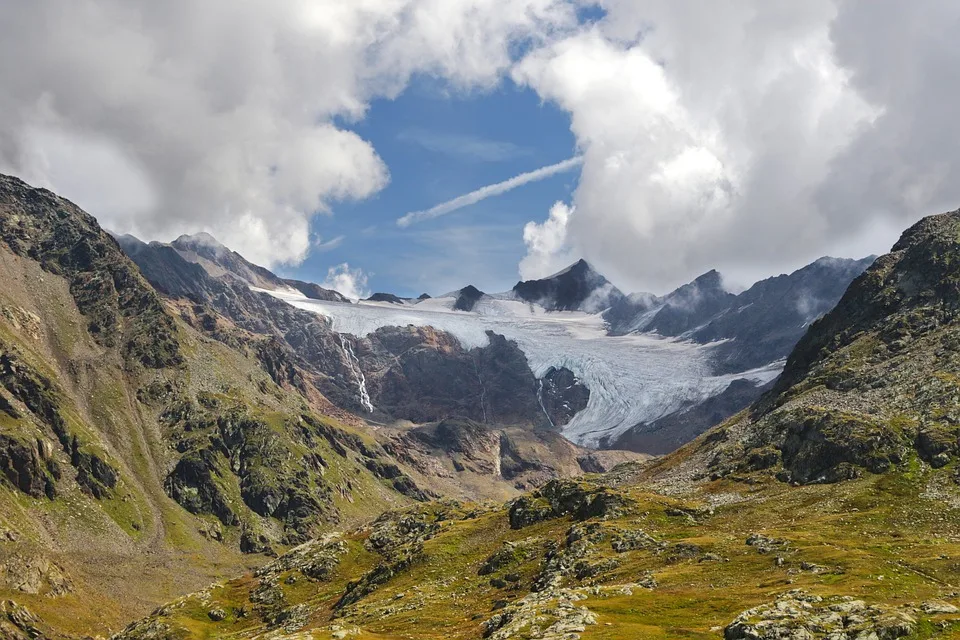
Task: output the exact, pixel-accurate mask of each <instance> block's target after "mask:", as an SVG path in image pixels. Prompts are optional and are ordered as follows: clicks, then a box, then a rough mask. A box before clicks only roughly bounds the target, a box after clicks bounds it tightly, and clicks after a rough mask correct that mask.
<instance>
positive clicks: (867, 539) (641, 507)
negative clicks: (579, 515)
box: [131, 461, 960, 639]
mask: <svg viewBox="0 0 960 640" xmlns="http://www.w3.org/2000/svg"><path fill="white" fill-rule="evenodd" d="M619 491H621V492H622V493H623V495H625V496H628V497H629V498H631V499H632V500H634V501H635V504H634V505H633V506H632V507H631V508H630V510H629V513H627V514H626V515H624V516H620V517H615V518H611V519H598V520H596V522H598V523H599V525H600V527H601V531H602V532H605V533H606V534H609V535H607V536H603V535H602V534H601V537H600V539H599V540H598V541H597V542H596V543H595V544H593V545H591V546H592V548H593V549H594V551H593V552H592V553H591V555H590V556H589V562H590V563H599V562H600V561H602V560H604V559H609V558H613V559H615V560H617V561H619V565H618V566H616V567H613V568H610V569H609V570H607V571H605V572H602V573H600V574H598V575H597V576H594V577H590V578H586V579H584V580H577V579H576V578H574V577H568V578H566V579H565V584H566V586H570V587H589V586H592V585H599V586H601V587H609V588H605V589H600V590H599V593H598V594H596V595H590V596H589V597H588V598H587V599H586V600H584V601H582V602H580V603H578V604H581V605H585V606H586V607H588V608H589V609H590V610H591V611H592V612H593V613H595V614H596V615H597V620H598V624H596V625H594V626H588V627H587V628H586V630H585V631H584V632H583V634H582V637H583V638H609V639H615V638H616V639H621V638H678V637H687V638H716V637H718V635H719V628H722V627H724V626H726V625H727V624H729V623H730V622H731V621H732V620H733V618H734V617H736V615H737V614H739V613H740V612H741V611H743V610H745V609H747V608H749V607H752V606H755V605H757V604H759V603H763V602H767V601H769V600H771V599H772V598H773V596H775V595H776V594H779V593H782V592H785V591H788V590H791V589H797V588H802V589H807V590H809V591H810V592H812V593H816V594H820V595H834V594H839V595H851V596H856V597H860V598H863V599H865V600H867V601H868V602H878V603H888V604H903V603H910V604H915V605H919V604H920V603H921V602H924V601H927V600H930V599H938V598H946V599H947V600H950V599H951V598H955V596H956V595H957V591H958V587H957V586H955V585H960V491H958V490H957V488H956V485H955V483H954V482H953V481H952V479H951V478H950V472H948V471H944V470H938V471H933V470H931V469H930V468H929V467H924V466H922V465H921V464H920V463H918V462H916V461H914V462H913V463H911V464H909V465H907V466H906V467H905V468H904V469H902V470H899V471H896V472H893V473H890V474H887V475H883V476H874V475H870V476H868V477H865V478H863V479H860V480H856V481H852V482H849V483H844V484H842V485H812V486H805V487H790V486H788V485H785V484H781V483H763V484H759V485H755V484H748V483H732V482H730V481H721V482H717V483H713V484H710V485H707V486H705V487H703V493H702V494H701V495H700V496H699V498H698V499H697V500H695V501H692V502H687V501H683V500H679V499H674V498H668V497H664V496H662V495H658V494H654V493H649V492H647V491H646V490H645V489H643V488H642V487H638V486H634V487H625V488H622V489H620V490H619ZM707 500H713V501H714V502H718V503H729V502H731V501H732V500H736V502H734V503H730V504H726V505H725V506H718V507H717V508H716V509H715V511H714V513H713V515H703V516H700V517H698V518H697V520H698V522H695V521H693V520H691V519H690V518H688V517H685V516H682V515H668V511H669V510H670V509H671V508H677V507H681V508H686V509H689V510H695V509H696V508H697V507H699V506H702V505H703V504H705V503H706V502H705V501H707ZM423 508H425V507H423ZM572 524H573V522H572V520H571V519H570V517H569V516H568V517H563V518H557V519H552V520H547V521H545V522H541V523H539V524H536V525H533V526H530V527H526V528H523V529H520V530H514V529H511V528H510V526H509V522H508V517H507V513H506V510H505V509H504V508H496V509H480V510H478V511H477V512H474V513H470V511H469V510H468V509H466V508H463V509H460V510H454V515H453V516H452V518H451V519H448V520H445V521H443V522H442V523H441V528H440V531H439V533H437V534H436V535H435V537H433V538H432V539H430V540H428V541H427V542H426V543H425V544H424V556H423V558H422V560H421V561H420V562H418V563H416V564H414V565H413V566H412V567H411V568H409V569H407V570H405V571H402V572H401V573H400V574H399V575H397V576H395V577H394V578H393V579H391V580H390V581H388V582H387V583H386V584H384V585H383V586H381V587H380V588H379V589H378V590H376V591H375V592H374V593H372V594H371V595H369V596H367V597H366V598H364V599H362V600H360V602H359V603H357V604H355V605H353V606H351V607H348V608H347V609H346V615H345V616H344V617H342V618H337V619H336V620H332V619H331V616H332V614H333V606H334V604H335V603H336V601H337V599H338V598H339V597H340V595H341V594H342V593H343V591H344V589H345V588H346V586H347V584H348V581H349V580H351V579H357V578H358V577H359V576H360V575H362V574H363V573H364V572H366V571H368V570H369V569H370V568H372V567H373V566H375V565H376V564H377V563H378V562H379V561H380V558H379V557H378V556H377V555H376V554H374V553H373V552H371V551H369V550H366V549H364V547H363V544H362V543H361V541H362V540H363V538H364V537H365V536H366V535H368V534H369V530H361V531H358V532H354V533H351V534H348V535H347V536H346V538H345V539H346V541H347V544H348V545H349V549H350V551H349V553H348V554H347V556H345V560H344V561H343V562H342V563H341V565H340V567H339V569H338V571H337V573H336V574H335V576H334V577H333V578H332V579H331V580H329V581H326V582H323V581H314V580H310V579H309V578H305V577H304V576H303V575H302V574H300V573H299V572H298V571H297V570H290V571H286V572H283V573H281V574H280V578H281V579H280V580H279V584H280V585H281V588H282V590H283V592H284V594H285V595H286V598H287V601H288V603H289V605H290V606H294V605H297V604H301V603H303V604H306V605H307V606H308V608H309V610H310V611H311V616H310V620H309V623H308V624H307V626H306V628H308V629H309V628H315V629H317V630H318V634H320V635H316V636H315V637H329V635H326V634H329V630H330V628H331V625H332V624H337V625H342V626H343V627H345V628H347V629H350V628H354V627H357V628H359V629H360V630H361V631H362V632H361V634H360V636H359V637H370V638H477V637H480V635H481V627H480V625H481V623H482V622H483V621H484V620H486V619H487V618H489V617H490V616H491V615H492V614H493V609H494V603H495V602H496V601H497V600H506V601H512V600H517V599H519V598H521V597H523V596H525V595H526V594H527V593H528V592H529V589H530V587H531V584H532V582H533V580H534V578H535V576H536V575H537V574H538V573H539V572H540V570H541V568H542V566H543V563H544V552H545V545H546V544H548V543H549V542H551V541H552V542H556V543H557V544H559V545H560V546H563V544H564V543H563V541H564V538H565V536H566V534H567V531H568V529H569V528H570V527H571V525H572ZM585 524H589V523H585ZM632 530H642V531H644V532H646V533H648V534H650V535H651V536H653V537H654V538H656V539H657V540H659V541H662V542H664V543H667V546H666V548H665V549H663V550H662V551H655V550H636V551H629V552H625V553H616V552H614V551H613V550H612V547H611V545H610V541H609V538H610V535H614V533H613V532H617V531H621V532H622V531H632ZM757 532H759V533H762V534H764V535H766V536H768V537H771V538H777V539H781V540H783V541H785V546H784V547H783V548H782V549H777V550H774V551H771V552H769V553H761V552H759V551H758V550H757V549H756V548H755V547H753V546H748V545H747V544H745V540H746V538H747V537H748V536H749V535H750V534H752V533H757ZM530 538H535V540H534V541H533V542H532V543H531V542H530ZM524 540H527V541H528V544H529V545H530V546H529V547H528V548H530V549H531V552H530V553H529V554H528V556H527V558H526V559H525V560H523V561H521V562H519V563H518V564H514V565H512V566H508V567H505V568H503V569H502V570H500V571H498V572H495V573H493V574H491V575H486V576H479V575H478V573H477V572H478V569H479V567H480V566H481V565H482V564H483V562H484V560H485V559H486V558H488V557H489V556H490V555H491V554H492V553H494V552H495V551H496V550H497V549H499V548H500V547H501V545H502V544H503V542H504V541H513V542H517V543H520V542H521V541H524ZM678 544H681V545H682V544H687V545H694V546H695V547H696V550H694V551H689V553H686V554H685V553H683V552H682V550H683V549H684V547H682V546H681V547H677V546H676V545H678ZM706 554H716V555H717V556H719V557H720V560H703V558H704V556H705V555H706ZM778 555H779V556H781V557H782V558H783V560H784V562H783V565H782V566H777V565H776V563H775V558H776V557H777V556H778ZM685 556H689V557H685ZM708 557H709V556H708ZM802 563H810V564H813V565H819V566H820V567H821V569H819V570H818V571H819V572H816V571H811V570H803V569H802V568H801V565H802ZM647 572H650V573H652V575H653V577H654V578H655V580H656V582H657V583H658V586H657V587H656V588H654V589H644V588H634V589H632V593H630V594H625V593H623V594H622V593H619V588H618V587H616V585H621V584H629V583H634V582H637V581H638V580H640V579H641V578H642V577H643V576H644V575H646V574H647ZM506 573H516V574H519V576H520V580H519V582H518V583H517V586H516V587H510V586H508V587H507V588H496V587H494V586H491V584H490V580H491V578H497V577H502V576H503V575H505V574H506ZM511 577H514V578H515V577H516V576H511ZM288 579H289V582H290V583H289V584H288ZM258 584H259V581H258V579H257V578H255V577H253V576H250V575H247V576H244V577H242V578H238V579H235V580H232V581H230V582H227V583H225V584H224V585H222V586H221V587H218V588H215V589H213V590H212V591H211V592H210V593H209V595H208V596H206V597H205V598H204V597H190V598H186V599H184V600H182V601H180V603H179V604H178V605H177V606H174V607H171V608H170V609H169V610H168V615H166V616H161V617H160V618H158V619H157V620H160V621H162V622H163V623H164V624H167V625H169V627H170V628H171V629H173V630H174V631H176V630H178V629H179V630H181V631H183V632H186V634H187V635H188V636H189V637H198V638H203V637H222V636H236V637H247V636H254V635H258V634H260V633H263V632H265V631H266V627H265V626H264V624H263V621H262V620H261V619H259V618H258V617H257V616H256V615H248V616H247V617H237V616H236V613H235V612H237V611H240V610H241V609H244V610H246V611H251V610H252V607H253V604H252V603H251V602H250V601H249V595H250V592H251V590H252V589H255V588H256V587H257V586H258ZM508 584H509V583H508ZM401 594H402V595H401ZM214 608H222V609H223V610H224V611H226V612H229V615H228V618H227V619H226V620H224V621H223V622H219V623H217V622H213V621H212V620H211V619H210V617H209V615H208V611H210V610H211V609H214ZM932 617H933V618H936V619H937V620H939V619H940V618H942V616H941V617H940V618H938V617H937V616H932ZM948 618H949V616H948ZM546 621H547V622H546V624H545V625H543V626H547V625H548V624H549V621H550V617H549V616H547V618H546ZM918 629H919V633H921V634H924V635H930V634H933V631H934V629H936V632H937V633H938V634H941V635H949V634H951V633H953V631H955V630H960V626H957V625H954V624H953V623H948V625H947V626H946V627H945V628H941V627H933V626H931V625H929V624H925V623H922V624H921V625H920V626H919V627H918ZM320 630H326V631H324V632H323V633H321V632H320ZM131 636H132V637H136V633H133V634H131ZM516 637H526V636H524V635H523V634H520V635H518V636H516Z"/></svg>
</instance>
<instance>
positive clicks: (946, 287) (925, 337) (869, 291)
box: [692, 212, 960, 483]
mask: <svg viewBox="0 0 960 640" xmlns="http://www.w3.org/2000/svg"><path fill="white" fill-rule="evenodd" d="M958 261H960V213H958V212H954V213H948V214H942V215H939V216H931V217H929V218H925V219H924V220H922V221H921V222H919V223H918V224H916V225H915V226H913V227H911V228H910V229H909V230H907V231H906V232H905V233H904V234H903V236H902V238H901V239H900V241H899V242H898V243H897V244H896V245H895V246H894V247H893V250H892V252H891V253H889V254H887V255H885V256H882V257H881V258H878V259H877V260H876V262H874V264H873V266H871V267H870V268H869V269H868V270H867V271H866V272H865V273H864V274H863V275H861V276H860V277H859V278H857V279H856V280H855V281H854V282H853V284H852V285H851V286H850V288H849V289H847V292H846V293H845V294H844V296H843V298H842V299H841V300H840V302H839V304H838V305H837V306H836V308H835V309H833V310H832V311H831V312H829V313H828V314H827V315H825V316H824V317H823V318H822V319H820V320H818V321H817V322H815V323H814V324H813V326H812V327H811V328H810V331H808V332H807V334H806V335H805V336H804V337H803V339H802V340H801V341H800V342H799V343H798V344H797V347H796V348H795V349H794V351H793V353H792V354H791V355H790V358H789V359H788V360H787V365H786V368H785V369H784V372H783V374H782V375H781V377H780V379H779V380H778V381H777V384H776V386H775V387H774V389H773V390H772V391H771V392H770V393H769V394H767V396H765V397H764V398H763V399H762V400H761V401H760V402H758V403H757V404H755V405H754V406H753V407H751V409H750V410H749V411H748V412H746V413H744V414H743V415H740V416H739V417H737V418H736V419H734V420H731V421H729V422H728V423H726V424H725V425H724V426H723V427H722V428H721V429H719V430H716V431H713V432H711V433H710V435H709V438H708V439H707V440H704V441H701V442H699V443H698V444H697V447H695V448H694V449H693V450H692V451H693V452H695V455H696V456H697V457H698V458H700V457H703V456H709V464H708V466H707V469H708V471H707V473H710V474H713V475H716V476H724V475H729V474H735V473H740V472H748V471H764V472H765V473H769V474H771V475H776V476H777V477H778V478H781V479H783V480H788V481H791V482H798V483H811V482H836V481H839V480H844V479H849V478H852V477H856V476H859V475H861V474H863V473H867V472H872V473H880V472H884V471H887V470H889V469H892V468H894V467H897V466H899V465H903V464H908V463H910V461H911V460H913V459H914V458H915V457H917V456H919V458H920V459H921V460H922V461H923V462H925V463H927V464H931V465H934V466H945V465H947V464H949V463H950V462H951V461H952V460H954V457H955V456H956V453H957V449H956V442H957V436H958V434H960V432H958V427H960V415H958V414H957V401H956V398H957V393H958V390H960V387H958V384H957V381H958V380H960V355H958V347H960V342H958V340H960V322H958V315H957V310H958V307H960V284H958V283H960V271H958V267H957V265H958V264H960V262H958Z"/></svg>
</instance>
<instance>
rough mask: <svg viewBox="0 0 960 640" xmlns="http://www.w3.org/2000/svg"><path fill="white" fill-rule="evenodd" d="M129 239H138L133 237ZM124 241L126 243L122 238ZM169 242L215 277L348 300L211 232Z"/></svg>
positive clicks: (182, 254)
mask: <svg viewBox="0 0 960 640" xmlns="http://www.w3.org/2000/svg"><path fill="white" fill-rule="evenodd" d="M130 241H131V242H134V243H136V242H139V241H138V240H137V239H136V238H132V237H131V239H130ZM121 244H124V243H123V242H121ZM170 246H171V247H173V248H174V249H175V250H176V251H177V253H179V254H180V256H181V257H183V258H184V259H185V260H187V261H189V262H195V263H197V264H199V265H200V266H202V267H203V268H204V270H206V271H207V273H209V274H210V275H212V276H214V277H217V276H221V275H226V276H228V277H235V278H237V279H239V280H240V281H241V282H243V283H246V284H248V285H252V286H255V287H259V288H261V289H268V290H276V289H282V288H284V287H288V288H291V289H296V290H297V291H299V292H300V293H302V294H303V295H305V296H306V297H308V298H312V299H314V300H331V301H333V302H349V300H347V298H346V297H344V296H343V295H342V294H341V293H339V292H337V291H333V290H332V289H324V288H323V287H321V286H319V285H317V284H314V283H312V282H303V281H301V280H291V279H288V278H280V277H278V276H276V275H275V274H274V273H273V272H271V271H269V270H268V269H264V268H263V267H260V266H258V265H255V264H253V263H252V262H249V261H248V260H247V259H246V258H244V257H243V256H241V255H240V254H239V253H237V252H236V251H232V250H230V249H228V248H227V247H225V246H223V245H222V244H220V243H219V242H218V241H217V239H216V238H214V237H213V236H211V235H210V234H209V233H198V234H195V235H192V236H191V235H182V236H180V237H179V238H177V239H176V240H174V241H173V242H171V243H170Z"/></svg>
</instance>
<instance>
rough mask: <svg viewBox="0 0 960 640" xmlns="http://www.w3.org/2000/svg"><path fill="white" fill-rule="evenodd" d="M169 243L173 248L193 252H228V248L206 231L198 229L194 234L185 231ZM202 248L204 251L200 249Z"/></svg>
mask: <svg viewBox="0 0 960 640" xmlns="http://www.w3.org/2000/svg"><path fill="white" fill-rule="evenodd" d="M170 244H171V245H172V246H173V247H174V248H177V249H181V250H188V251H193V252H195V253H206V252H212V253H214V254H216V255H222V254H224V253H229V252H230V249H228V248H227V247H226V246H224V245H223V244H222V243H221V242H220V241H219V240H217V239H216V238H214V237H213V236H212V235H211V234H209V233H207V232H206V231H200V232H199V233H194V234H188V233H185V234H183V235H181V236H180V237H178V238H177V239H176V240H174V241H173V242H171V243H170ZM204 249H205V250H206V251H201V250H204Z"/></svg>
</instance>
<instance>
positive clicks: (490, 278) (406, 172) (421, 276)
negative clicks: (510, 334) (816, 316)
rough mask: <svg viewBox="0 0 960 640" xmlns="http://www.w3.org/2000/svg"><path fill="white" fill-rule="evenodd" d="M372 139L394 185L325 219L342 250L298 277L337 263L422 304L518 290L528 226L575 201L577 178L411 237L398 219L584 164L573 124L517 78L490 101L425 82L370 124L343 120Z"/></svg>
mask: <svg viewBox="0 0 960 640" xmlns="http://www.w3.org/2000/svg"><path fill="white" fill-rule="evenodd" d="M344 125H345V126H349V128H351V129H352V130H353V131H355V132H356V133H358V134H359V135H361V136H362V137H364V138H365V139H367V140H369V141H370V142H371V143H372V144H373V147H374V148H375V149H376V150H377V152H378V153H379V154H380V156H381V158H383V161H384V162H385V163H386V164H387V166H388V167H389V169H390V174H391V178H390V184H389V185H388V186H387V187H386V188H385V189H384V190H383V191H381V192H380V193H379V194H377V195H376V196H374V197H373V198H370V199H368V200H365V201H362V202H357V203H341V204H338V205H336V206H335V207H334V210H333V215H330V216H318V217H316V218H314V220H313V222H312V231H313V232H314V234H315V235H318V236H320V237H321V238H322V240H323V241H324V242H330V241H333V240H335V239H336V238H339V237H341V236H342V237H343V240H342V241H340V242H339V243H334V244H336V246H333V247H329V248H324V247H317V248H315V249H314V250H313V251H311V253H310V255H309V256H308V258H307V260H306V261H305V262H304V263H303V264H301V265H299V266H298V267H295V268H278V269H277V271H279V272H281V273H283V275H285V276H288V277H296V278H299V279H303V280H310V281H315V282H322V281H323V279H324V278H325V277H326V274H327V269H328V268H329V267H330V266H333V265H337V264H340V263H343V262H346V263H348V264H349V265H350V266H351V268H357V267H359V268H362V269H363V270H364V271H365V272H366V273H367V274H368V276H369V278H370V279H369V283H368V288H369V289H370V290H371V291H388V292H392V293H396V294H398V295H405V296H416V295H419V294H420V293H423V292H427V293H430V294H431V295H436V294H440V293H445V292H446V291H450V290H453V289H457V288H460V287H462V286H465V285H467V284H474V285H475V286H477V287H479V288H481V289H483V290H486V291H502V290H506V289H509V288H510V287H512V286H513V285H514V283H515V282H516V281H517V280H518V279H519V276H518V272H517V264H518V262H519V261H520V258H521V257H523V255H524V252H525V249H524V244H523V237H522V234H523V226H524V224H525V223H526V222H528V221H530V220H536V221H540V220H542V219H544V218H545V217H546V215H547V212H548V210H549V208H550V206H551V205H552V204H553V203H554V202H555V201H557V200H560V199H569V196H570V194H571V192H572V190H573V189H574V188H575V187H576V181H577V177H578V171H577V170H572V171H568V172H564V173H561V174H559V175H556V176H552V177H550V178H547V179H544V180H542V181H537V182H532V183H530V184H527V185H524V186H522V187H519V188H517V189H514V190H512V191H510V192H508V193H505V194H502V195H500V196H496V197H492V198H489V199H487V200H484V201H482V202H479V203H477V204H474V205H471V206H468V207H465V208H463V209H460V210H458V211H455V212H453V213H450V214H447V215H445V216H443V217H440V218H437V219H434V220H427V221H423V222H420V223H418V224H414V225H411V226H410V227H407V228H400V227H398V226H397V224H396V220H397V218H399V217H401V216H402V215H404V214H406V213H409V212H411V211H420V210H424V209H429V208H430V207H432V206H434V205H436V204H439V203H441V202H444V201H446V200H449V199H451V198H455V197H457V196H459V195H463V194H465V193H468V192H470V191H473V190H474V189H477V188H479V187H483V186H485V185H488V184H493V183H497V182H501V181H503V180H506V179H509V178H512V177H513V176H515V175H518V174H520V173H524V172H527V171H531V170H534V169H538V168H540V167H543V166H547V165H551V164H554V163H557V162H560V161H563V160H566V159H568V158H570V157H572V156H574V155H575V153H576V149H575V142H574V138H573V135H572V134H571V132H570V128H569V127H570V121H569V117H568V115H567V114H565V113H563V112H562V111H560V110H559V109H557V108H556V107H554V106H553V105H552V104H550V103H543V102H541V100H540V98H539V97H538V96H537V95H536V94H535V93H534V92H533V91H531V90H529V89H519V88H518V87H516V86H515V85H513V84H512V83H511V82H510V81H509V80H507V81H504V82H503V83H501V85H500V86H498V87H497V88H496V89H494V90H492V91H489V92H484V93H476V92H474V93H470V94H463V93H455V92H454V93H452V92H451V91H450V90H449V88H448V87H446V86H443V85H440V84H437V83H436V82H432V81H429V80H427V79H422V78H421V79H418V80H416V81H415V82H414V83H413V84H412V85H411V86H410V87H409V88H408V89H407V90H406V91H404V92H403V93H402V94H401V95H400V96H399V97H398V98H396V99H395V100H378V101H376V102H374V103H373V104H372V106H371V109H370V111H369V112H368V114H367V116H366V118H364V119H363V120H361V121H359V122H356V123H344Z"/></svg>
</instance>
